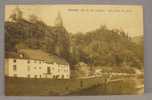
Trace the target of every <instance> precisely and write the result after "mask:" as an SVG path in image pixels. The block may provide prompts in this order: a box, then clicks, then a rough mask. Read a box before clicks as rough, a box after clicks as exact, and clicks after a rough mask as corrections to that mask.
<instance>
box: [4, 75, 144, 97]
mask: <svg viewBox="0 0 152 100" xmlns="http://www.w3.org/2000/svg"><path fill="white" fill-rule="evenodd" d="M5 82H6V86H5V88H6V89H5V90H6V91H5V93H6V95H9V96H11V95H15V96H18V95H19V96H25V95H28V96H51V95H52V96H57V95H109V94H113V95H115V94H138V90H137V89H136V82H135V81H134V79H130V78H127V79H124V80H121V79H120V80H119V79H118V80H116V81H115V80H114V81H111V82H109V83H105V80H104V79H103V78H89V79H70V80H63V79H62V80H50V79H25V78H6V80H5ZM142 89H143V88H142Z"/></svg>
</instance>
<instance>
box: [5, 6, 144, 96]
mask: <svg viewBox="0 0 152 100" xmlns="http://www.w3.org/2000/svg"><path fill="white" fill-rule="evenodd" d="M5 94H6V95H7V96H73V95H77V96H79V95H81V96H87V95H90V96H91V95H129V94H133V95H140V94H144V31H143V7H142V6H141V5H72V4H69V5H63V4H62V5H5Z"/></svg>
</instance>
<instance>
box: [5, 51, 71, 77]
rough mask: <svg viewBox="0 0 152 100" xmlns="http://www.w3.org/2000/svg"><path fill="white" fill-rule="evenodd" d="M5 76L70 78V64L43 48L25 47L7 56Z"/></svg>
mask: <svg viewBox="0 0 152 100" xmlns="http://www.w3.org/2000/svg"><path fill="white" fill-rule="evenodd" d="M5 76H7V77H22V78H50V79H69V78H70V67H69V64H68V63H67V62H66V61H64V60H63V59H61V58H58V57H55V56H50V55H49V54H47V53H45V52H43V51H41V50H32V49H23V50H20V51H18V52H17V53H14V52H9V53H7V54H6V57H5Z"/></svg>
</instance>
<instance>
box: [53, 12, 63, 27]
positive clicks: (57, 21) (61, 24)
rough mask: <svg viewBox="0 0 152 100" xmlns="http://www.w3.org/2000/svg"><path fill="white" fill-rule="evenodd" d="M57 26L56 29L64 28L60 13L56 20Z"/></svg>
mask: <svg viewBox="0 0 152 100" xmlns="http://www.w3.org/2000/svg"><path fill="white" fill-rule="evenodd" d="M55 26H56V27H61V26H63V21H62V17H61V14H60V12H58V14H57V17H56V19H55Z"/></svg>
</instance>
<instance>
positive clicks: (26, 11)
mask: <svg viewBox="0 0 152 100" xmlns="http://www.w3.org/2000/svg"><path fill="white" fill-rule="evenodd" d="M17 6H18V7H19V8H20V9H21V11H22V12H23V17H24V18H25V19H28V16H29V15H31V14H34V15H36V16H38V18H39V19H41V20H42V21H44V22H45V23H46V24H47V25H50V26H54V23H55V19H56V17H57V14H58V13H59V12H60V14H61V17H62V20H63V25H64V27H65V28H66V29H67V31H68V32H70V33H73V34H74V33H78V32H82V33H85V32H88V31H92V30H95V29H97V28H99V27H100V26H101V25H106V26H107V28H109V29H121V30H123V31H125V32H126V33H128V35H129V36H132V37H134V36H139V35H143V34H144V32H143V8H142V6H140V5H132V6H131V5H70V4H69V5H55V4H54V5H6V6H5V20H9V16H10V15H11V14H12V13H13V11H14V9H15V8H16V7H17Z"/></svg>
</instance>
